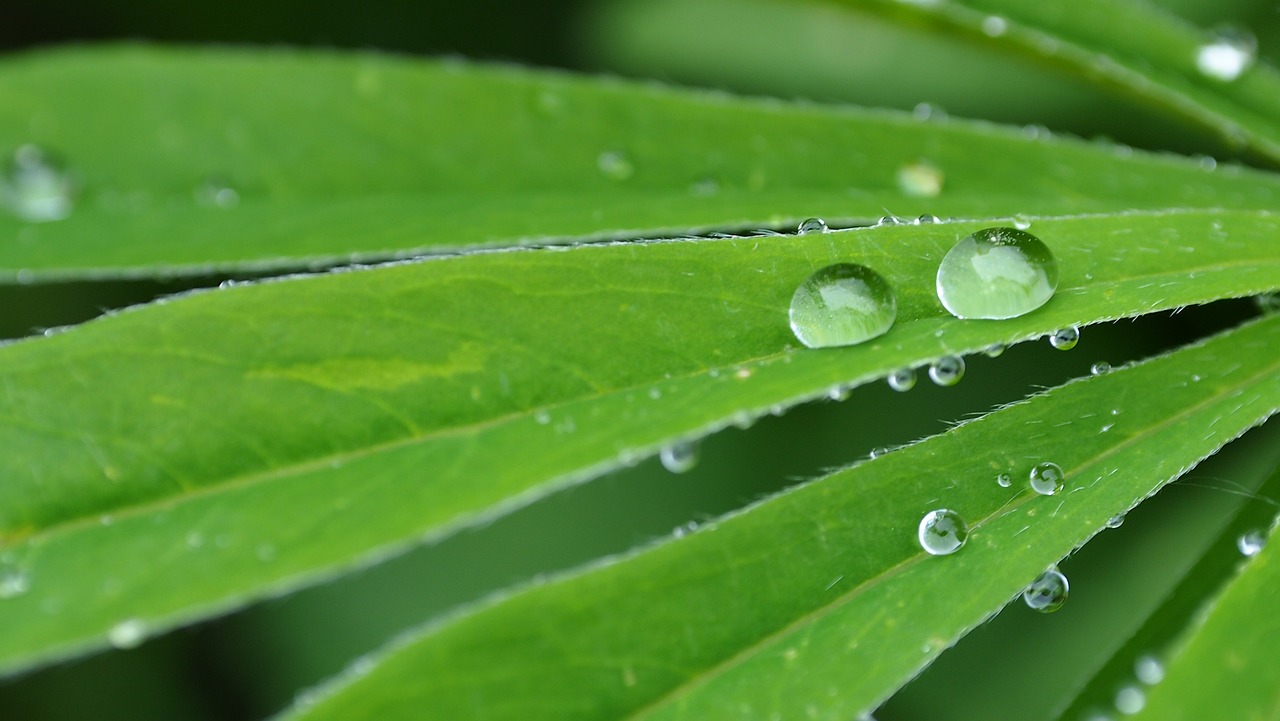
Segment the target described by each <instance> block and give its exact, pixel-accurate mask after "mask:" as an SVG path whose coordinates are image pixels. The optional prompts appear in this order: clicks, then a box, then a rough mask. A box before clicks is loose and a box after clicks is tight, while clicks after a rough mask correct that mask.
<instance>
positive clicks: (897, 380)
mask: <svg viewBox="0 0 1280 721" xmlns="http://www.w3.org/2000/svg"><path fill="white" fill-rule="evenodd" d="M885 380H887V381H888V383H889V387H890V388H892V389H894V390H895V391H898V392H899V393H906V392H907V391H909V390H911V389H912V388H915V387H916V370H915V369H914V368H899V369H898V370H896V371H894V372H892V373H890V374H889V375H888V376H886V377H885Z"/></svg>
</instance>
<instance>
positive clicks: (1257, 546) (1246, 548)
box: [1236, 528, 1267, 557]
mask: <svg viewBox="0 0 1280 721" xmlns="http://www.w3.org/2000/svg"><path fill="white" fill-rule="evenodd" d="M1266 545H1267V536H1266V534H1264V533H1263V532H1262V531H1261V530H1258V529H1256V528H1255V529H1253V530H1251V531H1245V532H1244V533H1242V534H1240V537H1239V538H1237V539H1236V548H1238V549H1240V553H1241V554H1242V555H1244V556H1246V557H1248V556H1256V555H1258V554H1259V553H1260V552H1261V551H1262V548H1263V547H1264V546H1266Z"/></svg>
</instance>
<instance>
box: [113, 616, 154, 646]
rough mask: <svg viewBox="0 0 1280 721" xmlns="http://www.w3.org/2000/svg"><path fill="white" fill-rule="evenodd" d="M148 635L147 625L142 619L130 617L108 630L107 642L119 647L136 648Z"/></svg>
mask: <svg viewBox="0 0 1280 721" xmlns="http://www.w3.org/2000/svg"><path fill="white" fill-rule="evenodd" d="M146 637H147V626H146V624H144V623H143V622H142V620H141V619H137V618H130V619H126V620H124V621H121V622H120V623H117V624H116V625H114V626H112V627H111V630H109V631H107V642H108V643H110V644H111V645H112V646H114V647H116V648H119V649H128V648H136V647H138V646H140V645H142V642H143V641H144V640H145V639H146Z"/></svg>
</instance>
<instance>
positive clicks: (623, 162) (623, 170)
mask: <svg viewBox="0 0 1280 721" xmlns="http://www.w3.org/2000/svg"><path fill="white" fill-rule="evenodd" d="M596 167H598V168H600V172H601V173H602V174H604V177H606V178H608V179H609V180H616V181H618V182H621V181H623V180H626V179H628V178H630V177H631V176H632V175H635V172H636V168H635V166H634V165H632V164H631V160H630V159H629V158H628V157H627V155H626V153H623V152H622V151H620V150H606V151H605V152H603V153H600V155H599V156H598V157H597V158H596Z"/></svg>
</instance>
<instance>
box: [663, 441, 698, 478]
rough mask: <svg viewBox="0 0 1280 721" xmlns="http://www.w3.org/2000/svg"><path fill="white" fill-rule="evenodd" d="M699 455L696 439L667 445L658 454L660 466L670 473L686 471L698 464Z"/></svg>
mask: <svg viewBox="0 0 1280 721" xmlns="http://www.w3.org/2000/svg"><path fill="white" fill-rule="evenodd" d="M699 457H701V449H700V448H699V446H698V443H697V442H696V441H688V442H686V443H675V444H672V445H669V446H667V447H666V448H663V449H662V451H661V452H660V453H659V454H658V459H659V460H661V461H662V467H663V468H665V469H667V470H668V471H671V472H672V473H688V472H689V471H691V470H693V468H694V466H696V465H698V458H699Z"/></svg>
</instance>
